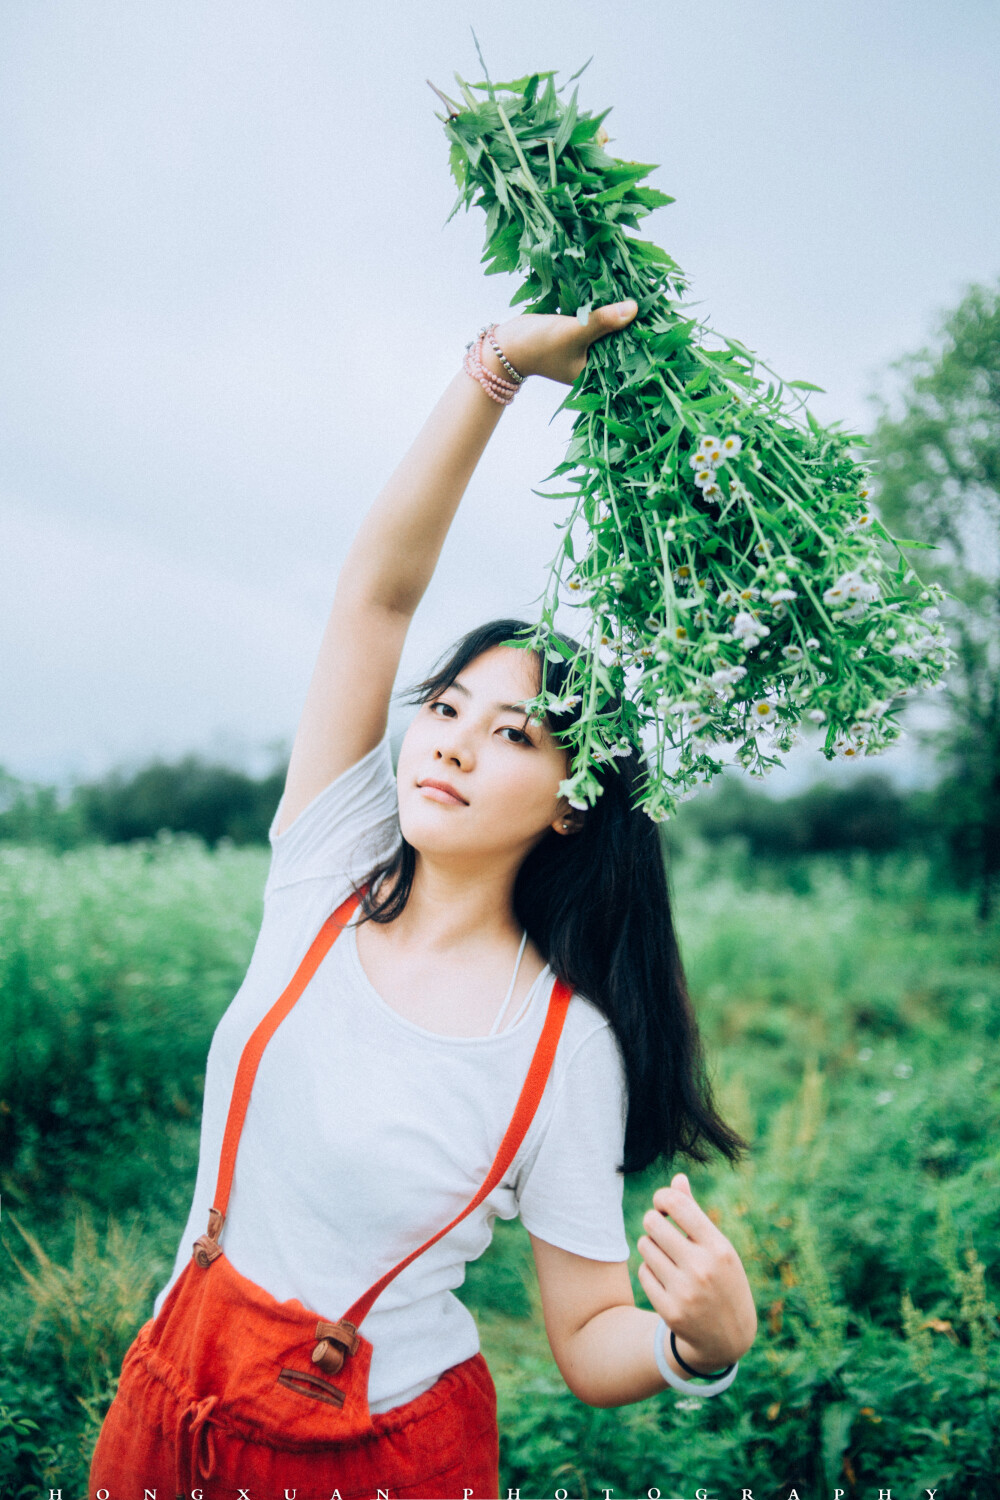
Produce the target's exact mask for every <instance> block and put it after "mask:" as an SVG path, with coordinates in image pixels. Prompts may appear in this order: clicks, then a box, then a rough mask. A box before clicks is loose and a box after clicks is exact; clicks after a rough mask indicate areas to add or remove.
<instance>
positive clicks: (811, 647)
mask: <svg viewBox="0 0 1000 1500" xmlns="http://www.w3.org/2000/svg"><path fill="white" fill-rule="evenodd" d="M818 648H819V641H818V640H817V639H816V637H815V636H814V635H811V636H810V637H809V639H808V640H807V641H806V650H807V651H816V650H817V649H818Z"/></svg>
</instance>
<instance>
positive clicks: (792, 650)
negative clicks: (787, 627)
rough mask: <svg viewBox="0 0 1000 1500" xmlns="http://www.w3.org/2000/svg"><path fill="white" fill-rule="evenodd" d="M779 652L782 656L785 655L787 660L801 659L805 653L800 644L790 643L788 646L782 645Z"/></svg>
mask: <svg viewBox="0 0 1000 1500" xmlns="http://www.w3.org/2000/svg"><path fill="white" fill-rule="evenodd" d="M781 654H782V656H787V658H788V660H789V661H801V660H802V657H803V655H804V654H805V653H804V652H803V650H802V647H801V646H796V645H794V644H792V645H790V646H782V648H781Z"/></svg>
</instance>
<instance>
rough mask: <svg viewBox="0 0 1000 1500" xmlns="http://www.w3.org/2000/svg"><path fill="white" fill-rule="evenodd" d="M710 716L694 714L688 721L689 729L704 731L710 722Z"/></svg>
mask: <svg viewBox="0 0 1000 1500" xmlns="http://www.w3.org/2000/svg"><path fill="white" fill-rule="evenodd" d="M710 719H711V715H710V714H692V715H691V717H690V719H689V720H688V728H689V729H703V728H704V727H705V725H706V724H708V723H709V722H710Z"/></svg>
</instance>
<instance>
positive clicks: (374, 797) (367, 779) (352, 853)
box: [264, 727, 399, 901]
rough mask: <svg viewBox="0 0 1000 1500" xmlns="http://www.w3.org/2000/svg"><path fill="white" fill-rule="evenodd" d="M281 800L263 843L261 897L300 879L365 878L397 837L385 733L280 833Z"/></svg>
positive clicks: (395, 800)
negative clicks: (266, 854)
mask: <svg viewBox="0 0 1000 1500" xmlns="http://www.w3.org/2000/svg"><path fill="white" fill-rule="evenodd" d="M284 800H285V794H284V792H282V794H281V799H280V801H279V802H278V806H277V808H276V809H275V813H274V817H273V818H272V819H271V826H270V828H269V829H268V835H267V836H268V839H269V841H270V844H271V864H270V867H269V870H268V875H267V880H266V882H265V885H264V899H265V901H266V900H267V898H268V896H269V895H270V894H271V893H272V892H273V891H276V890H279V889H280V888H281V887H282V886H286V885H291V884H293V883H294V882H296V881H299V880H314V879H323V878H330V877H331V876H333V877H336V876H345V875H346V876H348V877H349V878H350V879H351V880H356V879H359V878H360V877H361V876H362V875H364V874H366V873H367V871H368V870H369V869H370V868H371V866H372V865H373V864H376V863H378V862H379V861H380V860H382V859H384V858H385V857H386V856H387V855H388V854H389V853H390V852H391V850H392V849H393V848H394V847H395V844H396V843H397V842H398V837H399V825H398V817H399V801H398V797H397V791H396V776H395V772H394V771H393V768H392V755H391V753H390V748H389V730H388V727H387V728H386V732H385V734H384V735H383V736H382V739H381V740H380V741H379V743H378V744H377V745H376V746H375V748H374V749H373V750H369V752H368V754H367V755H363V756H362V757H361V759H360V760H359V761H355V763H354V765H353V766H349V767H348V768H347V770H346V771H342V772H341V774H340V775H339V776H336V777H334V779H333V781H331V782H328V783H327V785H326V786H325V787H324V788H323V790H322V791H321V792H318V793H317V794H316V796H315V797H314V798H313V800H312V801H311V802H310V803H309V805H308V806H307V807H304V808H303V809H302V811H301V812H300V813H299V814H298V816H297V817H296V818H294V819H293V820H292V822H291V823H290V824H289V825H288V827H287V828H286V829H285V830H284V832H282V833H278V832H277V827H278V822H279V819H280V817H281V809H282V805H283V803H284Z"/></svg>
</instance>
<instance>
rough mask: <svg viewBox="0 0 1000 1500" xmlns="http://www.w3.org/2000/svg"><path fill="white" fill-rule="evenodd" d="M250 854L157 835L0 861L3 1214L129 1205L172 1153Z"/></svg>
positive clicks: (251, 925)
mask: <svg viewBox="0 0 1000 1500" xmlns="http://www.w3.org/2000/svg"><path fill="white" fill-rule="evenodd" d="M261 857H262V856H261V852H260V851H259V850H253V851H246V850H237V849H227V850H222V851H220V852H219V853H218V854H217V855H216V856H215V857H214V858H209V857H207V855H206V852H205V848H204V845H203V844H202V842H201V840H200V839H197V838H194V837H191V836H182V837H178V838H174V837H172V836H171V835H162V836H161V837H160V838H159V839H156V840H154V841H147V842H145V843H137V844H134V845H131V846H128V847H124V846H112V847H108V848H105V847H103V846H101V845H92V846H88V847H84V848H81V849H76V850H71V851H69V852H68V853H66V854H64V855H62V856H55V855H53V854H52V853H50V852H49V851H47V850H45V849H44V848H40V847H19V846H13V845H0V910H2V912H3V931H4V940H3V944H2V946H0V1032H2V1034H3V1036H4V1038H5V1045H4V1047H3V1048H0V1173H2V1178H0V1183H2V1188H3V1191H4V1195H5V1199H6V1202H7V1203H11V1202H28V1201H37V1200H38V1199H39V1198H41V1197H43V1196H45V1195H47V1194H49V1193H51V1192H53V1191H56V1190H58V1191H61V1192H73V1191H79V1192H80V1193H81V1194H82V1195H84V1196H86V1197H91V1198H92V1201H95V1202H104V1203H106V1204H108V1205H109V1206H115V1207H120V1206H121V1205H123V1204H125V1203H128V1202H129V1201H130V1200H131V1196H132V1192H133V1187H134V1183H133V1173H134V1160H132V1159H131V1158H132V1154H133V1153H136V1152H140V1153H141V1152H143V1151H147V1150H154V1151H162V1152H163V1153H164V1156H165V1158H168V1157H169V1153H170V1152H171V1151H172V1150H174V1149H176V1132H177V1127H178V1126H180V1125H182V1124H186V1123H187V1122H189V1121H190V1120H192V1119H193V1118H194V1117H195V1116H196V1114H197V1111H198V1109H199V1107H200V1101H201V1088H202V1084H203V1077H202V1075H203V1071H204V1060H205V1056H206V1053H207V1051H208V1044H209V1041H210V1039H211V1035H212V1030H213V1028H214V1025H215V1022H216V1020H217V1019H218V1016H219V1014H220V1012H221V1009H222V1008H223V1006H224V1004H225V1003H227V1001H228V999H229V998H231V996H232V994H233V993H234V992H235V990H236V989H237V988H238V986H239V984H240V982H241V980H242V977H243V974H244V973H245V971H246V966H247V964H248V962H249V958H250V954H251V952H252V951H253V944H254V941H255V938H256V933H257V930H258V927H259V921H260V868H261Z"/></svg>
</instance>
